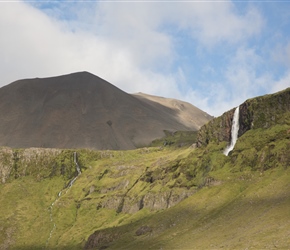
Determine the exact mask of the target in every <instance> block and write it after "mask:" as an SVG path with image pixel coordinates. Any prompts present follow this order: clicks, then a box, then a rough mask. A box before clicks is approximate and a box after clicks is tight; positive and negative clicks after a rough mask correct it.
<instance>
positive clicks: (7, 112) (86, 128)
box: [0, 72, 212, 149]
mask: <svg viewBox="0 0 290 250" xmlns="http://www.w3.org/2000/svg"><path fill="white" fill-rule="evenodd" d="M148 97H150V96H147V97H146V96H142V97H140V96H134V95H130V94H127V93H125V92H124V91H122V90H120V89H118V88H116V87H115V86H113V85H112V84H110V83H108V82H106V81H105V80H103V79H101V78H99V77H97V76H95V75H93V74H90V73H88V72H80V73H73V74H69V75H64V76H58V77H51V78H43V79H39V78H36V79H26V80H19V81H16V82H13V83H11V84H9V85H7V86H5V87H2V88H1V89H0V117H1V118H0V146H9V147H17V148H23V147H49V148H95V149H133V148H135V147H138V146H144V145H146V144H148V143H150V142H151V141H152V140H154V139H156V138H160V137H162V136H163V135H164V133H163V130H172V131H175V130H197V129H198V128H199V127H200V126H201V125H203V124H204V123H205V122H207V121H208V120H210V119H211V118H212V117H211V116H209V115H207V114H206V113H205V112H203V111H201V110H199V109H197V108H196V107H194V106H192V105H190V104H189V105H188V104H186V105H188V106H186V108H182V109H183V110H182V109H180V107H179V108H178V107H177V106H178V105H177V106H176V107H177V108H176V107H175V106H172V105H171V106H170V105H164V103H162V102H160V101H158V98H157V99H156V100H153V99H152V98H153V97H152V96H151V98H148ZM162 100H163V101H164V100H167V99H166V98H163V99H162ZM175 101H176V102H177V103H179V104H180V105H181V104H183V103H184V102H180V101H177V100H175ZM181 107H184V105H183V106H181ZM193 110H194V114H196V117H192V114H193V113H192V112H193ZM187 116H190V118H191V120H192V121H190V119H185V118H184V117H187ZM181 117H182V119H181Z"/></svg>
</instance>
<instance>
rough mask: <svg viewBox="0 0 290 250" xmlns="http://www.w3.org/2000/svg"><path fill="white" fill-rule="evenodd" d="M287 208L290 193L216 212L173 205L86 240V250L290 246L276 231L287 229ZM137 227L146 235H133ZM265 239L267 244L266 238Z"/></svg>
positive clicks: (240, 201)
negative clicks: (194, 244)
mask: <svg viewBox="0 0 290 250" xmlns="http://www.w3.org/2000/svg"><path fill="white" fill-rule="evenodd" d="M191 202H192V203H191ZM208 204H209V203H208ZM289 206H290V191H289V190H285V192H284V193H282V194H279V195H277V196H275V195H274V194H271V197H269V198H259V197H258V196H256V197H253V198H248V197H244V196H243V195H240V196H239V197H236V198H234V199H232V200H231V201H226V202H224V203H223V202H221V203H220V204H219V205H218V206H204V207H201V208H196V207H195V205H194V200H192V201H186V202H185V203H184V204H182V206H178V205H177V206H175V207H172V208H170V209H168V210H164V211H163V212H160V213H157V214H156V215H153V216H151V217H150V218H145V219H142V220H140V221H137V222H133V223H130V224H127V225H122V226H119V227H115V228H109V229H105V230H101V231H96V232H94V234H92V235H91V236H90V237H89V239H88V241H87V243H86V247H85V249H110V246H113V247H114V249H115V248H116V247H117V248H122V249H137V248H138V249H149V248H150V249H162V248H166V249H167V248H168V249H170V246H171V245H170V244H172V243H171V242H174V241H175V240H178V242H180V238H181V239H184V241H187V240H190V241H192V242H194V241H196V242H198V243H199V244H200V246H199V247H202V248H211V247H212V246H211V244H212V243H215V244H216V245H215V247H223V246H225V245H224V244H226V243H227V242H229V244H233V245H232V246H236V245H235V244H241V243H239V241H241V240H245V242H250V243H249V244H251V242H252V244H258V245H259V244H260V246H261V247H266V246H267V244H272V243H273V239H275V238H280V243H281V244H282V246H283V244H284V245H287V244H288V243H290V242H289V240H288V237H287V235H286V234H287V232H286V231H287V230H286V231H285V230H284V231H283V230H282V231H280V232H279V231H278V229H280V228H283V227H284V228H287V227H289V225H288V224H287V223H288V222H289V215H290V214H289ZM287 221H288V222H287ZM142 227H143V228H145V227H148V228H149V229H148V230H145V231H144V234H141V235H138V233H137V232H138V231H140V229H141V228H142ZM267 234H269V236H268V237H269V238H265V235H267ZM284 234H285V235H284ZM209 235H211V237H213V238H214V240H212V238H211V237H209ZM166 239H167V240H166ZM169 239H170V240H169ZM211 240H212V242H211ZM181 244H182V243H181ZM263 244H264V245H263ZM228 247H229V248H231V245H229V246H228Z"/></svg>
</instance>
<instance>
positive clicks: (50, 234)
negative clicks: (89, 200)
mask: <svg viewBox="0 0 290 250" xmlns="http://www.w3.org/2000/svg"><path fill="white" fill-rule="evenodd" d="M74 164H75V166H76V170H77V172H78V175H77V176H76V177H74V178H73V179H72V180H71V181H70V182H69V184H68V185H67V186H66V187H65V188H64V189H62V190H61V191H59V193H58V195H57V197H56V199H55V200H54V202H53V203H51V205H50V207H49V216H50V221H51V222H52V223H53V227H52V229H51V231H50V233H49V237H48V239H47V240H46V244H45V247H46V248H47V246H48V243H49V241H50V239H51V237H52V234H53V232H54V230H55V229H56V224H55V222H54V220H53V215H52V209H53V206H54V204H55V203H56V202H57V201H58V200H59V199H60V197H61V195H62V192H63V191H64V190H65V189H67V190H66V192H65V194H66V193H67V192H68V190H69V189H70V188H71V187H72V185H73V184H74V182H75V180H76V179H77V178H78V176H79V175H80V174H81V173H82V172H81V168H80V166H79V164H78V161H77V152H74Z"/></svg>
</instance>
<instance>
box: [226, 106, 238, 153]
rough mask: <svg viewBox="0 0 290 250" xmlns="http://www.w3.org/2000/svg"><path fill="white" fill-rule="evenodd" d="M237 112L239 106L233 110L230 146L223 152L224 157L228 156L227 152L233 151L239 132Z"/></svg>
mask: <svg viewBox="0 0 290 250" xmlns="http://www.w3.org/2000/svg"><path fill="white" fill-rule="evenodd" d="M239 111H240V106H238V107H237V108H236V110H235V113H234V117H233V122H232V131H231V136H232V139H231V144H230V145H229V146H227V147H226V149H225V150H224V155H226V156H228V154H229V152H231V151H232V150H233V149H234V146H235V144H236V142H237V139H238V132H239Z"/></svg>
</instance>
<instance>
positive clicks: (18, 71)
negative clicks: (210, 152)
mask: <svg viewBox="0 0 290 250" xmlns="http://www.w3.org/2000/svg"><path fill="white" fill-rule="evenodd" d="M67 7H69V10H70V13H71V15H70V16H68V14H67V13H66V12H65V10H66V9H67ZM62 8H63V9H62ZM64 13H65V14H64ZM63 15H64V16H63ZM262 24H263V21H262V18H261V16H260V14H259V13H258V12H257V11H255V10H254V9H249V10H248V11H247V12H246V13H245V14H244V15H241V14H237V13H235V8H234V5H233V4H232V3H230V2H219V3H201V2H199V3H178V2H174V3H161V2H159V3H116V2H114V3H113V2H100V3H97V4H92V3H90V4H89V5H85V4H84V5H82V4H80V3H78V4H77V5H69V6H68V5H64V4H59V5H57V6H56V7H55V8H54V9H53V12H52V10H51V9H46V10H45V12H44V11H41V10H39V9H37V8H35V7H32V6H31V5H28V4H26V3H24V2H14V3H1V9H0V32H1V34H3V35H2V36H1V39H0V57H1V61H0V67H1V71H2V72H3V73H2V74H1V78H0V85H2V86H3V85H5V84H8V83H10V82H12V81H14V80H17V79H21V78H28V77H46V76H54V75H61V74H66V73H70V72H76V71H83V70H86V71H90V72H91V73H93V74H96V75H98V76H100V77H102V78H104V79H106V80H108V81H110V82H111V83H113V84H115V85H117V86H118V87H119V88H121V89H123V90H125V91H127V92H131V93H132V92H139V91H142V92H145V93H149V94H157V95H161V96H167V97H174V98H180V99H185V100H187V101H190V102H191V103H193V104H194V105H196V106H198V107H200V108H202V109H205V110H206V111H208V112H209V113H211V114H217V113H218V112H220V111H221V110H224V109H225V108H227V107H229V105H232V103H233V101H232V99H233V98H230V99H229V98H227V93H228V91H227V87H224V85H223V84H220V83H218V84H213V83H210V84H211V85H210V86H209V88H211V89H212V91H209V93H208V94H209V96H210V98H212V99H214V100H210V98H208V97H205V96H204V95H202V94H200V93H199V90H198V89H197V88H195V87H194V86H193V85H192V84H189V83H188V82H195V81H198V79H187V76H186V75H185V74H184V72H183V70H182V68H181V67H180V66H176V65H175V64H177V63H178V61H177V60H178V56H177V54H176V53H177V51H176V47H175V46H177V44H176V41H177V40H176V37H174V32H173V33H170V32H169V30H168V28H167V27H170V28H172V27H173V28H175V29H176V28H177V29H179V30H182V31H183V32H186V33H188V32H189V33H190V35H191V36H192V39H193V40H192V42H193V43H195V44H196V46H197V47H198V46H208V45H210V46H215V45H216V44H220V43H221V42H227V43H229V44H231V43H238V42H240V41H243V40H244V39H246V38H248V37H250V36H252V35H254V34H257V33H258V32H259V31H260V30H261V27H262ZM196 41H199V43H196ZM179 42H180V41H179ZM244 53H246V55H250V56H251V51H250V50H249V51H240V53H239V51H238V52H237V54H236V57H237V59H236V60H237V61H239V62H241V61H243V58H242V57H243V56H245V54H244ZM252 54H253V53H252ZM238 57H241V58H238ZM251 58H252V59H253V58H254V56H251ZM254 59H255V60H256V59H257V58H254ZM257 60H258V59H257ZM247 62H248V61H246V63H245V64H244V68H242V69H238V67H236V68H228V71H227V72H226V74H227V78H228V82H230V81H231V82H232V83H231V85H228V86H231V88H232V89H233V90H232V92H235V91H237V90H241V88H236V87H235V84H241V82H240V81H244V82H247V81H248V85H250V80H251V79H247V77H248V75H249V74H250V75H251V74H254V73H253V72H252V71H251V70H250V69H249V68H248V67H246V64H247ZM208 70H211V71H213V70H214V69H212V68H208ZM243 70H244V71H243ZM215 89H216V90H218V91H216V92H214V90H215ZM245 96H246V94H245ZM229 108H230V107H229ZM213 110H214V111H213ZM211 111H213V112H211Z"/></svg>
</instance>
